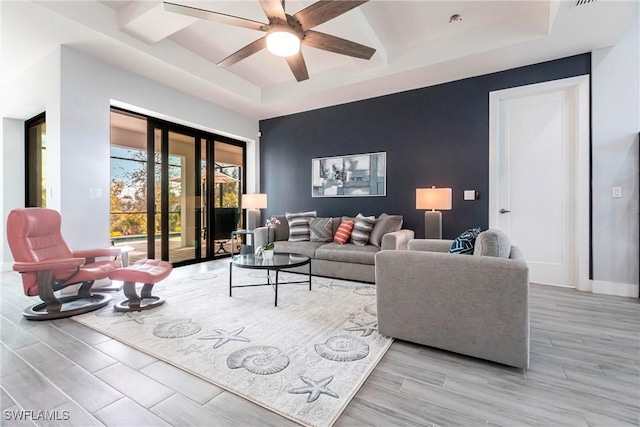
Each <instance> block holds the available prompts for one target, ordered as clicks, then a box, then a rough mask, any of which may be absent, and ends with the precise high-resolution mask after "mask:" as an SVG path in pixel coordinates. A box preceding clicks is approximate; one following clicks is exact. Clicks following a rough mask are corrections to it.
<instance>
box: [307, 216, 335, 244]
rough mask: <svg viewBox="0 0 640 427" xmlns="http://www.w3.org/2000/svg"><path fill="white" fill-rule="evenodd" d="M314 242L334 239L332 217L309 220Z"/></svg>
mask: <svg viewBox="0 0 640 427" xmlns="http://www.w3.org/2000/svg"><path fill="white" fill-rule="evenodd" d="M309 230H310V231H311V241H312V242H330V241H331V240H333V230H332V229H331V218H312V219H311V221H310V222H309Z"/></svg>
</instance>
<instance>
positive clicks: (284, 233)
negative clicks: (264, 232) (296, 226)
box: [273, 215, 289, 241]
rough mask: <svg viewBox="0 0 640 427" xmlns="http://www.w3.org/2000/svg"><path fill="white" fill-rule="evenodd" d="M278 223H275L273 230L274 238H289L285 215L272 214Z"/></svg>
mask: <svg viewBox="0 0 640 427" xmlns="http://www.w3.org/2000/svg"><path fill="white" fill-rule="evenodd" d="M274 216H275V217H276V218H277V219H278V221H280V224H276V226H275V229H274V231H273V233H274V234H273V235H274V240H275V241H280V240H289V221H287V216H286V215H274Z"/></svg>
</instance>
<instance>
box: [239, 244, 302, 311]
mask: <svg viewBox="0 0 640 427" xmlns="http://www.w3.org/2000/svg"><path fill="white" fill-rule="evenodd" d="M265 246H266V245H265ZM303 265H308V266H309V279H308V280H299V281H293V282H284V283H280V281H279V273H280V271H281V270H286V269H289V268H294V267H301V266H303ZM233 267H238V268H248V269H252V270H267V283H259V284H251V285H236V286H233ZM271 270H274V271H275V272H276V280H275V281H273V279H272V278H271V275H270V274H269V272H270V271H271ZM292 283H309V290H311V258H309V257H308V256H307V255H302V254H292V253H277V254H273V255H272V258H271V259H269V260H267V259H266V258H265V259H263V258H260V257H256V256H255V255H236V256H234V257H233V258H231V262H230V263H229V296H230V297H231V296H233V295H232V294H231V293H232V291H233V288H247V287H253V286H271V287H272V288H273V290H274V292H275V294H276V298H275V304H274V305H275V306H276V307H277V306H278V286H279V285H287V284H292Z"/></svg>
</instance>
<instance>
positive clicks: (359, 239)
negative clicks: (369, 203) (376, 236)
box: [351, 214, 376, 246]
mask: <svg viewBox="0 0 640 427" xmlns="http://www.w3.org/2000/svg"><path fill="white" fill-rule="evenodd" d="M375 224H376V217H375V216H364V215H362V214H358V215H357V216H356V223H355V224H354V225H353V231H352V232H351V243H353V244H354V245H357V246H364V245H366V244H367V243H369V235H370V234H371V230H373V226H374V225H375Z"/></svg>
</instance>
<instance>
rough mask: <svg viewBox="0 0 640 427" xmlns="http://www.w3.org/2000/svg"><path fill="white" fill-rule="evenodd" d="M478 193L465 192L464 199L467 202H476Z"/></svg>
mask: <svg viewBox="0 0 640 427" xmlns="http://www.w3.org/2000/svg"><path fill="white" fill-rule="evenodd" d="M476 195H477V192H476V190H464V199H465V200H475V199H476Z"/></svg>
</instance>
